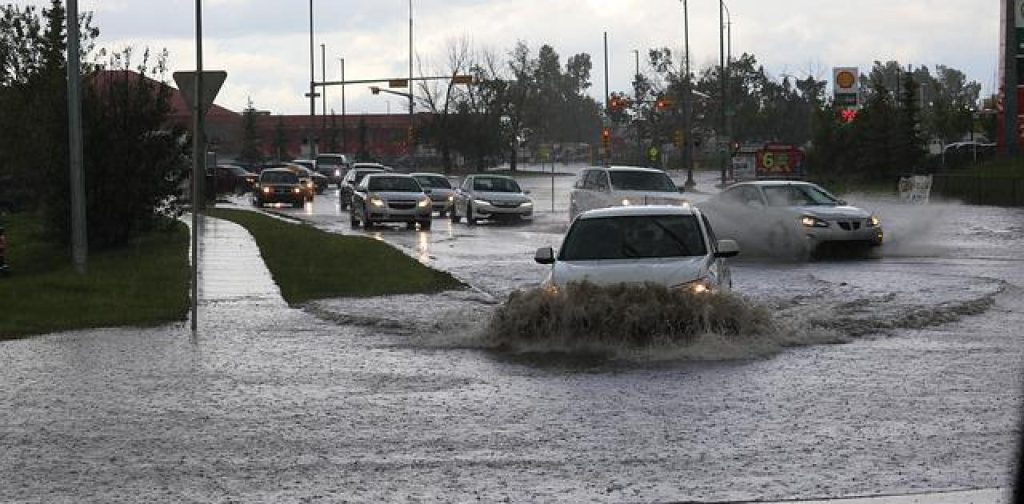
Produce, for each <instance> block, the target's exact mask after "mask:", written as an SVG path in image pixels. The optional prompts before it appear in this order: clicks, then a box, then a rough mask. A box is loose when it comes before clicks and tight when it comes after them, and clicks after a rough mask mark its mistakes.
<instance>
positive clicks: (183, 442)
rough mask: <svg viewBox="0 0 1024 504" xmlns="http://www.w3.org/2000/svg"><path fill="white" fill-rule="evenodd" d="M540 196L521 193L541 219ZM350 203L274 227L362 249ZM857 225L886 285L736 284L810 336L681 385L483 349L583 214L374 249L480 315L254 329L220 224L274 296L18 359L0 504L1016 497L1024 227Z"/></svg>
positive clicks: (900, 215)
mask: <svg viewBox="0 0 1024 504" xmlns="http://www.w3.org/2000/svg"><path fill="white" fill-rule="evenodd" d="M570 180H571V179H568V178H566V180H565V181H564V182H563V181H562V180H561V179H556V182H558V183H559V184H568V183H569V181H570ZM698 183H699V184H700V183H702V182H701V181H700V180H699V181H698ZM531 184H532V185H531ZM544 184H550V179H537V180H536V181H535V182H532V183H531V182H529V181H527V182H525V183H524V185H528V187H530V188H531V189H532V191H533V194H534V195H535V196H536V197H537V199H538V200H541V199H542V191H543V187H542V186H543V185H544ZM560 187H564V186H560ZM549 191H550V189H549ZM539 193H540V194H539ZM334 198H335V199H334V200H333V201H332V199H331V195H326V196H324V197H322V198H318V200H317V202H315V203H313V204H312V205H311V206H307V208H304V209H301V210H300V209H295V210H291V209H282V210H281V212H282V213H287V214H302V215H305V216H306V218H308V219H311V220H313V221H314V222H315V223H316V224H317V225H318V226H321V227H323V228H324V229H328V230H332V231H335V232H341V233H345V234H348V233H353V232H355V233H363V232H364V231H362V230H352V229H350V228H349V226H348V219H347V215H346V214H345V213H344V212H338V211H337V209H336V196H335V197H334ZM850 199H851V200H852V201H854V202H855V203H858V204H860V205H862V206H865V207H869V206H870V207H873V208H877V209H879V210H878V211H879V213H880V214H881V215H883V216H884V218H886V219H887V220H886V223H887V224H886V225H887V226H889V227H887V229H891V230H892V231H891V233H890V234H891V236H892V240H893V241H892V242H891V243H890V244H889V245H887V246H886V249H885V253H884V254H883V255H882V256H881V257H880V258H878V259H873V260H862V261H822V262H814V263H800V264H794V263H784V262H766V261H761V260H751V259H741V260H739V261H736V262H735V263H734V279H735V281H736V289H737V290H738V291H740V292H743V293H745V295H746V296H748V297H749V298H750V299H752V300H753V301H754V302H757V303H760V304H762V305H764V306H767V307H769V308H771V309H772V312H773V313H774V314H775V316H776V317H777V318H778V319H779V320H781V321H785V322H788V323H791V324H792V325H791V326H790V327H791V328H792V331H789V332H786V331H783V332H782V333H781V334H780V335H779V336H778V337H779V340H778V341H772V342H765V343H766V344H765V345H764V346H763V347H762V348H752V347H753V345H752V346H751V347H750V348H731V347H729V343H730V342H729V341H723V340H716V339H715V338H714V335H708V337H707V338H706V339H705V340H704V341H703V342H702V344H703V345H704V346H703V350H702V351H701V352H693V353H691V354H689V355H678V356H675V357H676V358H672V357H673V356H668V357H669V358H664V356H661V357H662V358H652V357H651V356H639V357H636V356H628V355H626V356H623V357H622V358H619V359H612V360H608V359H603V358H594V357H592V356H573V355H565V354H550V353H542V352H541V353H508V352H502V351H500V350H496V349H494V348H491V347H489V346H488V345H487V342H486V338H483V337H482V336H486V335H481V329H482V327H483V326H484V324H485V323H486V320H487V317H488V314H489V313H490V311H491V310H493V309H494V306H495V303H498V302H501V301H502V300H504V298H505V297H506V296H507V294H508V293H509V292H511V291H513V290H515V289H518V288H525V287H531V286H534V285H536V284H537V283H538V282H539V281H540V280H541V279H542V278H543V275H544V273H545V268H544V267H542V266H539V265H536V264H535V263H533V261H532V255H533V252H534V249H535V248H536V247H539V246H545V245H555V246H557V245H558V240H559V239H560V236H561V233H562V232H564V230H565V227H566V218H565V213H564V211H560V212H557V213H555V214H551V213H550V212H541V213H540V214H539V215H538V216H537V219H536V221H535V222H533V223H531V224H524V225H512V226H508V225H492V224H487V223H485V224H482V225H478V226H475V227H470V226H468V225H466V224H465V223H462V224H455V225H452V224H450V223H449V222H447V221H446V220H441V219H435V221H434V228H433V229H432V230H431V231H429V232H421V231H408V230H405V229H404V228H399V227H395V228H381V229H376V230H371V232H370V233H371V235H373V236H376V237H379V238H380V239H382V240H384V241H387V242H388V243H392V244H394V245H395V246H396V247H399V248H400V249H402V250H405V251H406V252H407V253H409V254H410V255H411V256H413V257H416V258H417V259H418V260H421V261H424V262H426V263H428V264H431V265H432V266H434V267H438V268H441V269H446V270H449V271H452V272H453V273H454V274H456V275H458V276H459V277H460V278H463V279H464V280H466V281H468V282H469V283H470V284H472V285H474V286H475V287H476V289H475V290H467V291H460V292H452V293H446V294H443V295H438V296H400V297H394V298H383V299H380V298H376V299H338V300H325V301H321V302H317V303H313V304H311V305H309V306H307V307H306V308H304V309H301V310H296V309H288V308H286V307H283V306H281V305H279V304H277V303H276V301H274V300H275V299H276V298H275V297H274V296H269V297H267V296H262V295H261V296H257V298H260V299H264V301H260V302H251V301H250V300H249V299H248V297H251V296H253V295H255V294H253V293H252V292H251V291H249V288H250V287H252V288H254V290H255V291H259V292H266V291H267V290H272V289H273V286H272V285H268V283H267V278H268V277H267V276H266V275H265V271H264V270H260V269H259V267H258V266H255V265H254V262H255V261H254V259H253V258H252V257H251V256H247V257H249V258H248V259H245V260H244V261H241V262H240V263H239V262H233V261H226V260H224V259H223V258H224V256H225V255H227V256H232V255H233V254H235V253H237V254H241V255H243V256H245V255H246V254H248V253H250V252H251V249H250V252H245V250H243V249H245V247H244V246H241V245H238V247H237V248H235V249H233V248H232V247H235V245H232V244H233V243H235V244H237V243H239V242H237V241H236V240H238V239H239V238H238V235H237V233H238V231H237V228H234V227H232V226H231V225H228V224H225V223H216V222H211V223H208V224H207V226H208V227H207V238H210V237H212V236H216V237H217V243H218V244H219V245H217V246H211V247H210V248H209V249H208V250H207V253H209V254H211V256H209V260H210V264H218V265H220V266H219V267H220V268H223V269H224V270H225V271H220V273H221V274H222V275H225V276H227V277H228V278H231V275H228V274H227V273H228V272H227V271H226V270H227V269H230V265H232V264H234V265H235V266H236V267H238V268H240V269H242V270H244V271H243V272H239V273H236V274H237V275H242V274H244V275H246V276H247V277H248V278H252V279H253V280H252V283H251V284H250V285H249V286H248V287H244V288H243V287H239V286H237V285H236V286H233V287H232V286H231V282H223V281H216V278H217V277H216V275H214V274H213V273H212V272H211V273H210V274H209V275H208V276H206V277H205V278H208V279H209V280H210V281H211V282H216V283H211V284H210V285H209V286H207V287H205V288H204V293H205V294H206V295H207V296H208V297H207V298H206V299H205V300H204V305H203V312H202V313H204V314H205V315H203V316H202V318H201V319H200V324H201V332H200V336H199V338H197V340H196V341H194V342H190V341H189V338H188V337H187V331H186V327H187V325H181V326H174V327H166V328H161V329H155V330H133V329H123V330H114V331H111V330H106V331H84V332H80V333H74V334H57V335H50V336H46V337H41V338H34V339H29V340H24V341H14V342H9V343H5V344H3V345H0V362H3V363H4V365H3V366H2V367H0V383H3V384H4V387H0V411H2V412H3V413H0V415H2V417H0V425H2V428H0V429H2V430H0V467H3V468H4V470H3V474H4V476H5V478H4V479H5V482H8V483H7V484H5V485H0V501H15V502H26V501H27V502H33V501H38V502H53V501H95V502H108V501H113V500H119V499H120V500H136V499H137V500H145V501H151V502H181V501H202V502H208V501H242V502H282V501H287V502H295V501H315V500H322V501H327V502H332V501H364V502H366V501H396V500H427V501H468V500H477V499H479V500H482V501H485V502H491V501H499V500H510V501H516V502H537V501H543V502H551V501H562V502H566V501H570V502H578V501H584V500H586V501H592V502H623V501H630V502H633V501H643V502H649V501H675V500H684V501H685V500H697V501H723V500H750V499H792V498H823V497H839V496H866V495H878V494H901V493H920V492H922V491H927V490H953V489H976V488H992V487H1002V486H1006V485H1008V484H1009V481H1010V478H1009V474H1010V471H1011V468H1012V464H1011V462H1012V459H1013V457H1014V454H1015V450H1016V443H1017V436H1018V434H1019V432H1018V431H1019V429H1018V426H1019V417H1018V406H1019V404H1020V401H1021V393H1020V392H1021V391H1020V387H1019V385H1020V370H1021V364H1022V362H1024V350H1022V349H1024V345H1022V344H1021V343H1022V341H1021V337H1022V335H1021V334H1020V331H1019V327H1021V326H1024V296H1022V295H1021V294H1022V286H1024V267H1022V266H1024V254H1022V253H1021V252H1020V251H1021V250H1024V227H1022V226H1021V223H1022V222H1024V211H1021V210H1016V209H996V208H985V207H964V206H959V205H953V204H949V205H942V204H936V205H932V206H930V207H928V208H924V207H920V208H906V207H901V206H899V205H893V204H891V203H887V202H872V201H867V202H865V201H858V200H857V198H853V197H851V198H850ZM556 203H558V201H556ZM562 205H563V206H562V209H563V210H564V203H562ZM556 207H558V204H556ZM541 208H544V205H541ZM890 245H891V247H890ZM218 250H219V252H218ZM233 250H234V252H232V251H233ZM218 256H219V257H220V258H219V259H218ZM325 260H335V261H337V262H338V265H339V267H344V266H345V263H344V258H328V259H325ZM252 268H255V269H252ZM221 278H224V276H222V277H221ZM221 284H225V285H228V286H229V287H230V288H228V289H226V290H225V291H220V290H219V287H217V285H221ZM809 327H810V328H814V329H815V330H814V331H807V328H809ZM838 342H842V343H843V344H831V343H838ZM822 343H829V344H822ZM723 358H727V359H725V360H723Z"/></svg>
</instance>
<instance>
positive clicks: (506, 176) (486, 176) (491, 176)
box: [467, 173, 515, 180]
mask: <svg viewBox="0 0 1024 504" xmlns="http://www.w3.org/2000/svg"><path fill="white" fill-rule="evenodd" d="M469 177H473V178H500V179H509V180H515V179H514V178H512V177H509V176H508V175H492V174H490V173H474V174H472V175H469ZM469 177H467V178H469Z"/></svg>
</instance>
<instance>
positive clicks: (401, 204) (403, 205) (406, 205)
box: [388, 201, 416, 210]
mask: <svg viewBox="0 0 1024 504" xmlns="http://www.w3.org/2000/svg"><path fill="white" fill-rule="evenodd" d="M388 208H391V209H392V210H412V209H413V208H416V202H415V201H389V202H388Z"/></svg>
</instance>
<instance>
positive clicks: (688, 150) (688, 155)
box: [682, 0, 697, 189]
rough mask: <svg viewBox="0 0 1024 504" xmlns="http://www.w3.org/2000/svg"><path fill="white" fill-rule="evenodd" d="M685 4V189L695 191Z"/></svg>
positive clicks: (687, 18) (684, 10) (685, 4)
mask: <svg viewBox="0 0 1024 504" xmlns="http://www.w3.org/2000/svg"><path fill="white" fill-rule="evenodd" d="M682 2H683V57H684V61H683V63H684V64H683V69H684V71H685V72H686V75H685V77H684V79H683V95H684V96H683V101H684V103H683V166H685V167H686V183H685V184H684V186H683V187H685V188H687V189H693V188H694V187H696V185H697V183H696V182H694V180H693V139H692V138H691V137H690V133H691V131H690V130H691V128H690V116H691V114H692V113H693V104H692V100H693V95H692V94H691V93H690V13H689V9H688V6H687V0H682Z"/></svg>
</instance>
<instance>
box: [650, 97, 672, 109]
mask: <svg viewBox="0 0 1024 504" xmlns="http://www.w3.org/2000/svg"><path fill="white" fill-rule="evenodd" d="M654 106H655V108H657V109H658V110H660V111H665V110H668V109H669V108H671V107H672V100H670V99H668V98H658V101H656V102H655V103H654Z"/></svg>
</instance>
